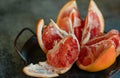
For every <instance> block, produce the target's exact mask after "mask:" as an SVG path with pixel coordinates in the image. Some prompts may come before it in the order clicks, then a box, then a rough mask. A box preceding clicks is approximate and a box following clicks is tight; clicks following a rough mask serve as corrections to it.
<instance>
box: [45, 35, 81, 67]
mask: <svg viewBox="0 0 120 78" xmlns="http://www.w3.org/2000/svg"><path fill="white" fill-rule="evenodd" d="M79 51H80V46H79V43H78V41H77V39H76V37H75V35H73V34H70V35H68V36H67V37H66V38H64V39H62V40H61V41H60V42H59V43H58V44H56V45H55V47H54V48H53V49H52V50H49V52H48V53H47V62H48V63H49V64H50V65H52V66H54V67H57V68H64V67H68V66H71V65H72V64H73V63H74V62H75V61H76V60H77V58H78V55H79Z"/></svg>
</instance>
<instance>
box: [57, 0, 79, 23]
mask: <svg viewBox="0 0 120 78" xmlns="http://www.w3.org/2000/svg"><path fill="white" fill-rule="evenodd" d="M73 7H74V8H77V4H76V1H75V0H71V1H69V2H68V3H66V4H65V5H64V6H63V7H62V9H61V10H60V12H59V14H58V17H57V24H59V20H60V19H61V16H62V15H63V13H64V12H65V11H66V12H68V10H70V8H73Z"/></svg>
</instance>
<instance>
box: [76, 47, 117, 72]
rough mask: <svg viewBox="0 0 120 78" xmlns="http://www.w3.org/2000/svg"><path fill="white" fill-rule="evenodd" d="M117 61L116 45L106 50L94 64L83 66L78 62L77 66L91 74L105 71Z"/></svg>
mask: <svg viewBox="0 0 120 78" xmlns="http://www.w3.org/2000/svg"><path fill="white" fill-rule="evenodd" d="M115 60H116V51H115V47H114V45H111V46H110V47H109V48H107V49H106V50H104V51H103V52H102V53H101V55H100V56H99V57H98V58H97V59H96V60H95V62H94V63H92V64H90V65H88V66H83V65H82V64H80V63H79V61H77V62H76V63H77V65H78V67H79V68H80V69H82V70H85V71H89V72H97V71H101V70H104V69H106V68H108V67H110V66H111V65H112V64H113V63H114V62H115Z"/></svg>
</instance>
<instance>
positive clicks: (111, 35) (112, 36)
mask: <svg viewBox="0 0 120 78" xmlns="http://www.w3.org/2000/svg"><path fill="white" fill-rule="evenodd" d="M103 40H112V41H113V42H114V44H115V49H116V52H117V56H118V55H119V53H120V36H119V31H118V30H115V29H112V30H110V31H109V32H108V33H106V34H104V35H102V36H97V37H95V38H93V39H91V40H89V41H88V42H87V43H86V44H85V45H87V46H89V45H92V44H96V43H98V42H101V41H103Z"/></svg>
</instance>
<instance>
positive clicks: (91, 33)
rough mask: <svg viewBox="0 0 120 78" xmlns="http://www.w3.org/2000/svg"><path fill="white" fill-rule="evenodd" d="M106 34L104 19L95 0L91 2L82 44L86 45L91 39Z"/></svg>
mask: <svg viewBox="0 0 120 78" xmlns="http://www.w3.org/2000/svg"><path fill="white" fill-rule="evenodd" d="M103 32H104V19H103V16H102V13H101V12H100V10H99V9H98V7H97V5H96V4H95V2H94V1H93V0H91V1H90V4H89V8H88V14H87V16H86V19H85V26H84V29H83V34H82V42H81V44H86V43H87V42H88V41H89V40H90V39H92V38H93V37H95V36H98V35H100V34H101V33H103Z"/></svg>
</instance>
